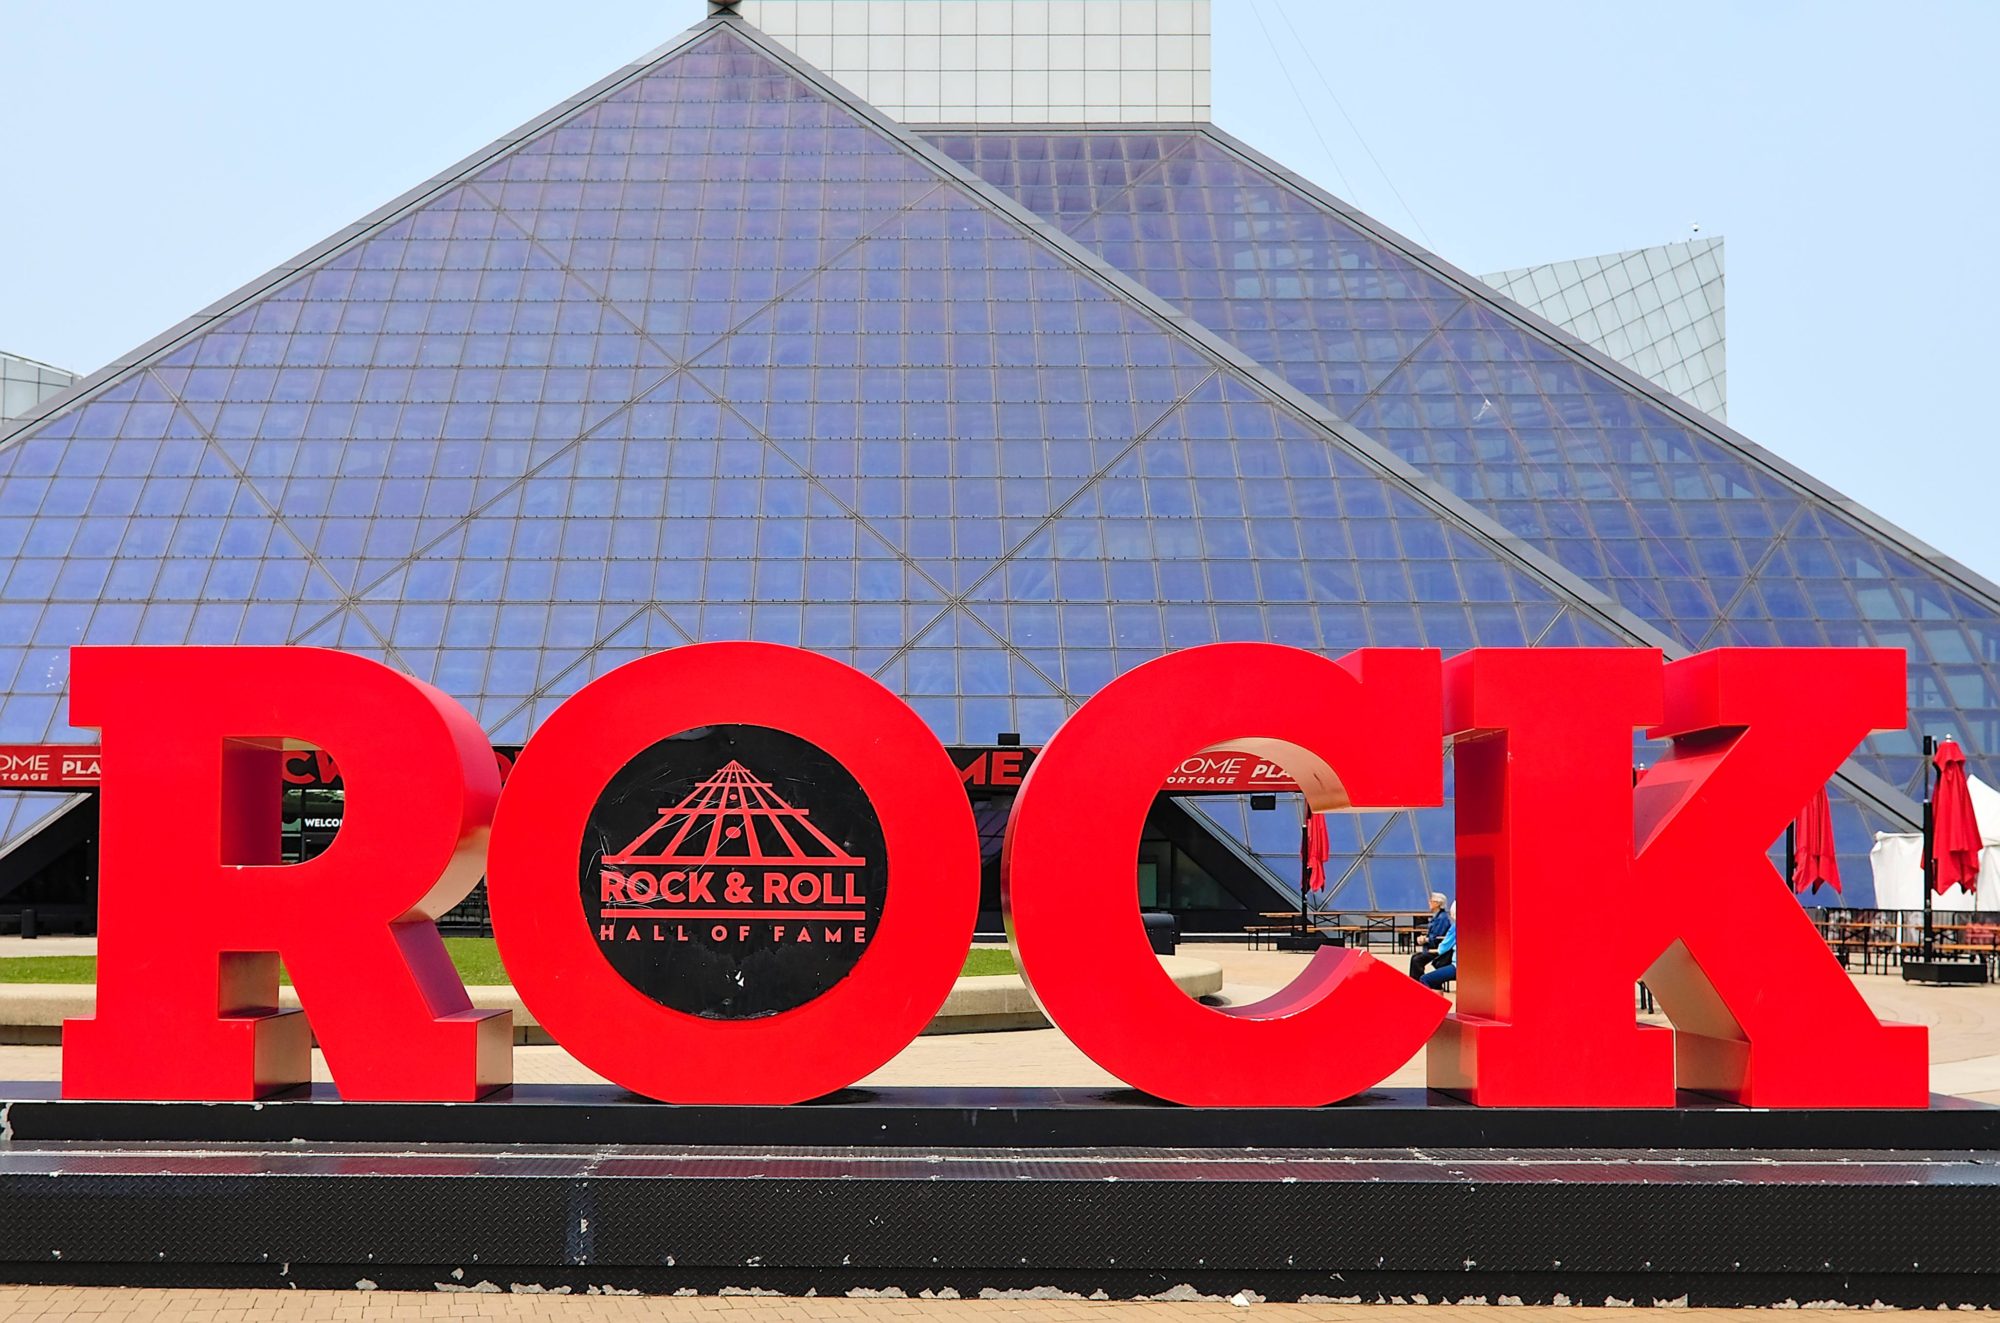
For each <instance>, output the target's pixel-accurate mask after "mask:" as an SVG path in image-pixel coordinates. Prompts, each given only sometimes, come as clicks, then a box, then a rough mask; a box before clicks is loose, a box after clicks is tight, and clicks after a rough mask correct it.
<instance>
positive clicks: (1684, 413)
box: [1202, 124, 2000, 613]
mask: <svg viewBox="0 0 2000 1323" xmlns="http://www.w3.org/2000/svg"><path fill="white" fill-rule="evenodd" d="M1202 128H1203V131H1204V132H1206V133H1207V135H1208V136H1209V137H1210V138H1212V139H1214V140H1215V141H1216V142H1217V143H1219V144H1221V145H1222V146H1224V147H1226V148H1228V149H1229V150H1230V151H1232V152H1234V153H1235V154H1236V155H1238V156H1241V157H1243V158H1244V159H1245V160H1246V161H1248V162H1249V163H1250V164H1252V165H1254V166H1257V167H1258V168H1260V169H1262V170H1264V171H1266V172H1267V173H1269V174H1272V175H1274V176H1276V177H1277V178H1278V179H1279V180H1280V181H1281V182H1283V183H1285V184H1287V185H1289V186H1290V187H1291V188H1292V189H1293V190H1294V191H1295V192H1298V193H1300V194H1302V195H1304V196H1305V197H1306V198H1307V199H1308V200H1310V201H1313V202H1316V203H1319V204H1320V205H1322V206H1325V207H1327V208H1329V209H1331V210H1334V211H1337V212H1339V213H1340V215H1341V218H1342V219H1343V220H1346V221H1347V222H1348V223H1350V224H1352V225H1353V226H1355V228H1357V229H1360V230H1363V231H1365V232H1367V233H1368V234H1369V235H1371V236H1372V237H1374V238H1376V239H1379V240H1380V241H1382V242H1383V243H1385V244H1388V245H1389V246H1390V247H1392V248H1395V249H1397V250H1398V251H1400V252H1401V253H1402V254H1403V255H1404V256H1405V257H1408V258H1409V259H1410V260H1411V261H1414V262H1417V263H1419V264H1421V265H1423V266H1426V267H1428V268H1429V269H1430V270H1431V271H1432V272H1433V273H1434V274H1436V275H1438V276H1439V277H1441V278H1443V279H1444V280H1446V281H1447V282H1448V283H1451V284H1455V285H1458V286H1460V287H1465V288H1466V292H1467V293H1480V292H1484V293H1486V294H1488V295H1492V294H1497V293H1498V291H1496V290H1494V289H1492V287H1491V286H1489V285H1487V284H1486V283H1485V282H1484V281H1482V280H1480V279H1479V277H1477V276H1475V275H1470V274H1468V273H1466V272H1465V271H1463V270H1461V269H1460V268H1459V267H1457V266H1454V265H1453V264H1452V263H1450V262H1447V261H1446V260H1445V259H1443V258H1441V257H1439V256H1438V255H1437V254H1435V253H1433V252H1431V251H1430V250H1429V249H1428V248H1425V247H1423V246H1422V245H1421V244H1418V243H1415V242H1414V241H1412V240H1410V239H1408V238H1405V237H1404V236H1403V235H1401V234H1398V233H1397V232H1396V231H1394V230H1392V229H1390V228H1389V227H1388V226H1386V225H1383V224H1382V223H1381V222H1379V221H1377V220H1375V219H1374V218H1372V217H1369V216H1366V215H1364V214H1362V213H1361V212H1359V211H1356V210H1355V209H1354V208H1353V207H1350V206H1348V205H1347V204H1346V203H1344V202H1342V201H1341V200H1340V199H1338V198H1336V197H1334V196H1333V194H1331V193H1329V192H1327V191H1326V190H1325V189H1323V188H1321V187H1319V186H1318V185H1317V184H1315V183H1313V182H1312V181H1311V180H1309V179H1306V178H1304V177H1303V176H1301V175H1299V174H1297V173H1295V172H1293V171H1291V170H1288V169H1286V168H1285V167H1284V166H1282V165H1280V164H1278V163H1277V162H1276V161H1274V160H1272V159H1271V158H1270V157H1268V156H1266V155H1264V154H1263V153H1262V152H1260V151H1258V150H1257V149H1256V148H1254V147H1252V146H1250V145H1249V144H1248V143H1245V142H1243V141H1242V140H1241V139H1239V138H1237V137H1236V136H1235V135H1233V134H1231V133H1228V132H1227V131H1225V130H1223V129H1219V128H1217V127H1216V126H1215V125H1213V124H1208V125H1204V126H1202ZM1499 308H1500V311H1501V312H1503V313H1505V314H1506V315H1507V316H1509V317H1511V318H1512V319H1513V320H1514V321H1516V322H1517V323H1519V324H1520V325H1521V327H1522V329H1524V330H1528V331H1532V332H1534V333H1536V334H1538V335H1540V336H1541V337H1542V338H1543V339H1545V340H1550V341H1553V342H1554V343H1555V344H1557V345H1558V346H1560V347H1561V348H1564V349H1567V350H1569V351H1570V352H1572V353H1576V354H1580V355H1582V356H1583V357H1584V358H1586V359H1588V360H1589V361H1590V363H1591V365H1592V366H1593V367H1597V368H1599V369H1601V370H1603V371H1606V372H1609V373H1610V374H1612V375H1613V376H1614V377H1616V378H1617V379H1618V380H1619V381H1620V383H1621V384H1623V385H1625V386H1628V387H1630V388H1631V389H1633V390H1635V391H1638V392H1640V393H1641V394H1643V395H1645V396H1646V398H1647V399H1648V400H1649V401H1650V402H1651V403H1653V404H1656V405H1658V406H1659V407H1660V408H1662V409H1665V410H1667V411H1668V412H1669V413H1671V414H1673V415H1675V416H1676V417H1677V418H1678V419H1679V420H1680V421H1681V422H1683V423H1685V424H1686V425H1687V426H1689V427H1691V428H1693V429H1694V430H1696V431H1698V432H1702V433H1705V434H1707V435H1708V436H1709V437H1710V438H1711V439H1713V440H1715V441H1716V442H1718V443H1720V444H1721V445H1723V446H1725V447H1727V448H1729V449H1732V450H1735V451H1737V452H1739V453H1740V454H1742V455H1743V457H1744V458H1745V459H1748V460H1750V461H1752V462H1753V463H1756V464H1758V465H1760V466H1761V467H1763V468H1764V469H1766V470H1767V471H1769V472H1770V474H1771V475H1772V476H1773V477H1775V478H1777V479H1779V480H1780V481H1781V482H1784V483H1787V484H1788V485H1790V486H1793V487H1796V488H1798V489H1800V490H1802V491H1803V492H1805V493H1806V494H1808V495H1811V496H1813V497H1816V498H1818V499H1819V500H1822V501H1825V502H1827V503H1828V504H1830V505H1832V506H1834V507H1835V508H1836V509H1838V510H1839V511H1840V512H1841V513H1842V514H1845V515H1847V516H1848V517H1849V518H1851V519H1853V520H1854V521H1855V522H1856V523H1858V524H1861V525H1862V526H1863V527H1864V528H1866V529H1868V530H1869V531H1870V532H1871V533H1874V534H1875V535H1876V536H1877V537H1879V538H1881V539H1882V540H1883V541H1885V542H1888V543H1889V544H1890V545H1891V546H1894V547H1896V548H1897V549H1898V550H1900V551H1902V552H1904V553H1906V554H1907V555H1910V556H1912V557H1915V558H1916V559H1919V560H1923V561H1926V562H1928V563H1929V564H1930V565H1931V566H1932V568H1934V569H1937V570H1939V571H1941V572H1942V573H1944V574H1945V575H1946V576H1947V577H1949V578H1951V579H1953V580H1955V581H1956V582H1957V586H1959V587H1961V588H1963V589H1964V590H1965V591H1967V592H1968V593H1970V594H1971V595H1972V596H1974V597H1979V598H1983V599H1985V604H1986V605H1987V606H1988V607H1990V608H1992V609H1993V610H1994V611H1995V612H1996V613H2000V583H1996V582H1995V581H1994V580H1992V579H1989V578H1987V577H1986V576H1985V575H1983V574H1980V573H1979V572H1978V571H1976V570H1974V569H1972V568H1971V567H1969V566H1967V565H1964V564H1962V563H1961V562H1959V561H1958V560H1956V559H1954V558H1953V557H1951V556H1948V555H1946V554H1945V553H1944V552H1942V551H1939V550H1938V549H1937V548H1936V547H1933V546H1932V545H1931V544H1930V543H1928V542H1926V541H1924V540H1923V539H1922V538H1920V537H1918V536H1917V535H1916V534H1914V533H1912V532H1910V531H1909V530H1908V529H1906V528H1903V527H1901V526H1899V525H1897V524H1894V523H1891V522H1890V521H1889V520H1887V519H1885V518H1883V517H1882V516H1881V515H1879V514H1877V513H1875V512H1874V511H1873V510H1870V509H1869V508H1868V507H1867V506H1865V505H1863V504H1861V503H1860V502H1859V501H1857V500H1855V499H1854V498H1852V497H1850V496H1848V495H1846V494H1845V493H1844V492H1840V491H1837V490H1835V489H1834V488H1833V487H1830V486H1828V485H1827V484H1826V483H1825V482H1822V481H1821V480H1820V479H1818V478H1816V477H1814V476H1813V475H1812V474H1810V473H1808V472H1806V471H1805V470H1804V469H1802V468H1800V467H1799V466H1798V465H1796V464H1794V463H1792V462H1791V461H1790V460H1787V459H1786V458H1784V457H1783V456H1782V455H1779V454H1776V453H1775V452H1773V451H1771V450H1768V449H1766V448H1765V447H1763V446H1761V445H1759V444H1757V443H1756V442H1755V441H1752V440H1751V439H1750V438H1749V437H1747V436H1745V435H1743V433H1741V432H1739V431H1737V430H1736V429H1735V428H1733V427H1731V426H1730V425H1729V424H1728V423H1726V422H1723V421H1721V420H1720V419H1717V418H1713V417H1710V416H1709V415H1708V414H1706V413H1703V412H1702V411H1701V410H1699V409H1697V408H1695V407H1694V406H1693V405H1692V404H1689V403H1688V402H1687V401H1686V400H1683V399H1682V398H1681V397H1680V396H1678V395H1676V394H1674V393H1673V392H1672V391H1670V390H1668V389H1667V388H1666V387H1664V386H1661V385H1659V384H1657V383H1656V382H1654V381H1652V380H1650V379H1649V378H1647V377H1644V376H1642V375H1640V374H1639V373H1638V372H1637V371H1635V370H1633V369H1632V368H1631V367H1628V366H1627V365H1626V364H1624V363H1621V362H1619V361H1618V360H1617V359H1615V358H1613V357H1611V356H1610V355H1609V354H1607V353H1605V352H1604V351H1603V350H1601V349H1598V348H1597V347H1596V346H1594V345H1590V344H1586V343H1585V342H1584V341H1582V340H1580V339H1578V338H1577V336H1576V335H1575V334H1574V333H1573V332H1570V331H1566V330H1564V329H1563V328H1562V327H1560V326H1558V325H1556V324H1555V323H1554V322H1551V321H1549V320H1548V319H1547V318H1545V317H1542V316H1540V315H1538V314H1537V313H1535V312H1532V311H1530V310H1529V309H1527V308H1524V307H1522V306H1520V305H1519V304H1517V303H1515V302H1514V300H1512V299H1509V298H1507V297H1506V296H1505V295H1500V304H1499Z"/></svg>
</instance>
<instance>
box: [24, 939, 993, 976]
mask: <svg viewBox="0 0 2000 1323" xmlns="http://www.w3.org/2000/svg"><path fill="white" fill-rule="evenodd" d="M444 944H445V948H446V949H447V950H449V951H450V952H451V963H452V964H454V965H457V966H458V976H459V977H460V978H462V979H464V980H465V982H466V986H468V987H475V988H477V987H496V986H501V985H504V984H505V983H506V982H507V971H506V970H504V969H503V968H501V966H500V953H499V952H498V951H497V950H495V949H494V945H493V939H492V938H491V937H447V938H445V939H444ZM963 972H964V973H967V974H1011V973H1013V972H1014V953H1013V952H1012V951H1008V950H1004V949H1000V950H996V949H992V948H981V949H979V950H976V951H971V952H968V953H967V955H966V957H965V969H964V971H963ZM95 982H97V957H96V956H21V957H19V958H14V959H0V983H95ZM285 982H287V983H289V982H291V980H290V979H286V980H285Z"/></svg>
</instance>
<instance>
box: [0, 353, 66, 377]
mask: <svg viewBox="0 0 2000 1323" xmlns="http://www.w3.org/2000/svg"><path fill="white" fill-rule="evenodd" d="M0 358H11V359H13V360H14V361H15V362H16V363H26V364H27V365H28V366H29V367H38V368H47V369H48V370H49V371H51V372H60V373H62V374H63V375H64V376H65V377H74V376H75V375H76V373H74V372H72V371H70V370H69V369H68V368H66V367H57V366H56V365H55V364H54V363H44V362H43V361H42V360H41V359H39V358H29V357H28V356H27V355H26V354H15V353H10V352H8V351H7V350H5V349H0Z"/></svg>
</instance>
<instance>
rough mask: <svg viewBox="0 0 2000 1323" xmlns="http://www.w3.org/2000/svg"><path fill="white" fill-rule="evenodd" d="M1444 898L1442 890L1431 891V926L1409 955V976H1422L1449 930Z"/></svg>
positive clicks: (1449, 920)
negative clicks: (1418, 945)
mask: <svg viewBox="0 0 2000 1323" xmlns="http://www.w3.org/2000/svg"><path fill="white" fill-rule="evenodd" d="M1444 907H1445V899H1444V893H1443V892H1442V891H1433V892H1432V893H1431V926H1430V928H1429V930H1428V931H1426V932H1425V933H1424V944H1423V946H1422V947H1421V948H1419V949H1418V951H1417V953H1416V954H1415V955H1413V956H1411V957H1410V977H1411V978H1422V977H1423V976H1424V970H1425V968H1426V967H1427V966H1429V965H1430V963H1431V962H1432V961H1434V960H1436V959H1437V951H1438V943H1440V942H1442V941H1443V940H1444V935H1445V934H1446V933H1448V932H1450V931H1451V915H1449V914H1447V913H1445V909H1444Z"/></svg>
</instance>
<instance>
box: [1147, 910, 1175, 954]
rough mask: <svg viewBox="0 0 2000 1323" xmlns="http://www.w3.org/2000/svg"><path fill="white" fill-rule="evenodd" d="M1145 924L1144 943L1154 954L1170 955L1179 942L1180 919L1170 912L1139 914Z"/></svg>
mask: <svg viewBox="0 0 2000 1323" xmlns="http://www.w3.org/2000/svg"><path fill="white" fill-rule="evenodd" d="M1139 918H1140V921H1141V922H1143V923H1144V924H1145V925H1146V943H1147V945H1149V946H1151V947H1152V948H1153V954H1154V955H1172V954H1173V953H1174V948H1175V947H1177V946H1179V945H1180V943H1181V925H1180V921H1179V920H1178V919H1176V918H1174V916H1173V915H1171V914H1141V915H1140V916H1139Z"/></svg>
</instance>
